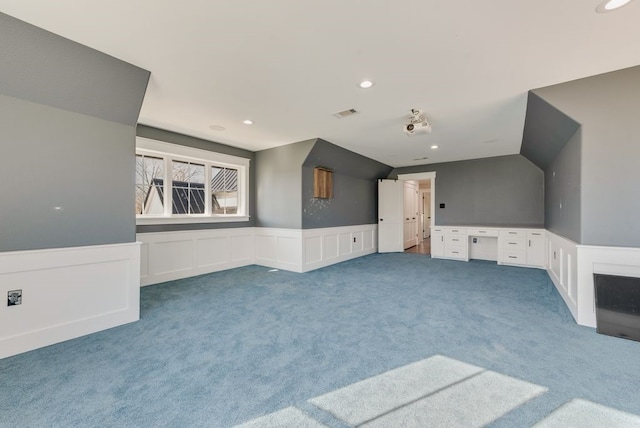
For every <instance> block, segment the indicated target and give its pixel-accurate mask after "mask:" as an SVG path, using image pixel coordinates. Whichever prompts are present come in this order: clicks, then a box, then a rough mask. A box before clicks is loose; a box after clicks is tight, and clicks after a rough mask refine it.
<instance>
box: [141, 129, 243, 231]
mask: <svg viewBox="0 0 640 428" xmlns="http://www.w3.org/2000/svg"><path fill="white" fill-rule="evenodd" d="M136 141H137V142H136V208H135V209H136V218H137V224H158V223H191V222H218V221H247V220H248V219H249V216H248V212H249V211H248V210H249V207H248V200H249V198H248V196H249V189H248V183H249V159H246V158H240V157H236V156H230V155H225V154H222V153H216V152H209V151H206V150H200V149H193V148H190V147H184V146H178V145H174V144H169V143H164V142H160V141H154V140H149V139H146V138H138V139H137V140H136Z"/></svg>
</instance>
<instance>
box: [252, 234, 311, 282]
mask: <svg viewBox="0 0 640 428" xmlns="http://www.w3.org/2000/svg"><path fill="white" fill-rule="evenodd" d="M301 247H302V230H300V229H278V228H272V227H257V228H256V229H255V251H256V257H255V263H256V264H258V265H260V266H267V267H271V268H276V269H284V270H290V271H293V272H302V271H301V268H300V266H301V261H302V249H301Z"/></svg>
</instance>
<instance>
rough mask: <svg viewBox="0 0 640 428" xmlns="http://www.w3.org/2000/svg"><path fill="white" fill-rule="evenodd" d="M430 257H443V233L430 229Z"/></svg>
mask: <svg viewBox="0 0 640 428" xmlns="http://www.w3.org/2000/svg"><path fill="white" fill-rule="evenodd" d="M431 257H444V233H442V232H435V231H433V230H432V231H431Z"/></svg>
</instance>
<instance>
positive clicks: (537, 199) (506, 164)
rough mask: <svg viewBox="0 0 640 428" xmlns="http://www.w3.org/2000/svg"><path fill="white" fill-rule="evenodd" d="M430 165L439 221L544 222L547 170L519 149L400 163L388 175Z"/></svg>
mask: <svg viewBox="0 0 640 428" xmlns="http://www.w3.org/2000/svg"><path fill="white" fill-rule="evenodd" d="M430 171H435V172H436V180H435V182H436V184H435V203H436V208H435V213H433V214H434V215H435V224H437V225H440V226H446V225H484V226H520V227H527V226H529V227H542V226H543V225H544V174H543V172H542V170H541V169H540V168H538V167H537V166H535V165H534V164H533V163H532V162H530V161H529V160H527V159H526V158H524V157H523V156H521V155H510V156H500V157H494V158H484V159H474V160H466V161H459V162H447V163H441V164H432V165H421V166H412V167H404V168H396V169H394V170H393V171H392V172H391V174H389V177H388V178H397V176H398V174H409V173H416V172H430ZM441 203H444V204H445V208H439V205H440V204H441Z"/></svg>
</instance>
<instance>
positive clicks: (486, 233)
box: [467, 229, 498, 236]
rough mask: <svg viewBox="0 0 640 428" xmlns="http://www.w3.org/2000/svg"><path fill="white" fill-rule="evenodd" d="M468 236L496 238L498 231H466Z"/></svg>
mask: <svg viewBox="0 0 640 428" xmlns="http://www.w3.org/2000/svg"><path fill="white" fill-rule="evenodd" d="M467 233H468V234H469V236H498V229H468V231H467Z"/></svg>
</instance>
